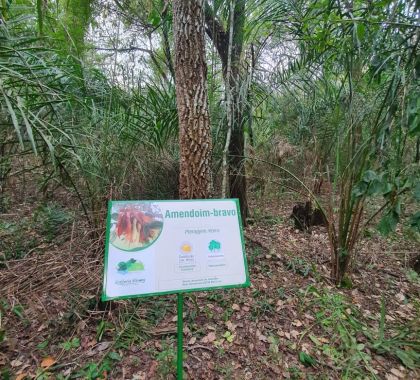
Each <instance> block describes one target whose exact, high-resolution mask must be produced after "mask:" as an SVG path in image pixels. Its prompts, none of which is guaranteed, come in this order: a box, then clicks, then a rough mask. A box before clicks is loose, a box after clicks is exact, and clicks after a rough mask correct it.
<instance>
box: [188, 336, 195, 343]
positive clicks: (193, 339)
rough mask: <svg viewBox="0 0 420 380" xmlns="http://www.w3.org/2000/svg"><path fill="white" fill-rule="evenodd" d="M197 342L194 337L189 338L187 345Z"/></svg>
mask: <svg viewBox="0 0 420 380" xmlns="http://www.w3.org/2000/svg"><path fill="white" fill-rule="evenodd" d="M196 341H197V338H196V337H195V336H193V337H191V338H190V340H189V341H188V344H194V343H195V342H196Z"/></svg>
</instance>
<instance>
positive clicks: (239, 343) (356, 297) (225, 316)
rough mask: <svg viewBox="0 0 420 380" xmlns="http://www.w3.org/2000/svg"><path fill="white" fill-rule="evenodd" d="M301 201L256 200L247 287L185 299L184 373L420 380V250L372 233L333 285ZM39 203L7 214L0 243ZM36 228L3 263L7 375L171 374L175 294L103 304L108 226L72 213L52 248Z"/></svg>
mask: <svg viewBox="0 0 420 380" xmlns="http://www.w3.org/2000/svg"><path fill="white" fill-rule="evenodd" d="M295 201H296V199H293V197H292V196H287V195H284V196H282V197H281V198H279V199H276V198H271V199H268V200H262V199H253V200H252V202H251V212H252V214H253V220H252V224H251V223H250V224H249V226H247V227H246V229H245V237H246V252H247V258H248V262H249V269H250V278H251V283H252V285H251V287H250V288H247V289H235V290H224V291H214V292H205V293H204V292H203V293H197V294H193V295H191V296H186V297H185V298H186V304H185V315H184V319H185V329H184V341H185V345H184V351H185V356H184V371H185V378H187V379H207V380H208V379H342V378H347V379H356V378H372V379H374V378H378V379H388V380H395V379H415V378H420V372H419V370H418V369H414V368H415V366H416V365H417V366H418V365H419V362H418V361H419V360H420V356H414V361H413V359H412V356H410V357H409V358H405V356H404V355H406V353H407V351H410V352H411V353H413V352H414V355H415V354H417V355H419V328H420V326H419V324H420V322H419V321H420V318H419V316H420V314H419V313H420V302H419V300H420V297H419V294H420V280H419V277H416V274H415V272H414V271H412V270H411V269H410V260H411V259H412V257H413V256H414V255H415V254H416V253H418V252H419V251H420V246H419V244H418V243H416V242H415V241H414V240H410V239H408V238H406V237H405V236H406V235H405V234H404V235H403V231H402V230H401V229H400V230H398V231H397V233H396V234H394V235H392V236H391V237H389V238H383V237H381V236H380V235H379V234H378V233H377V232H376V231H375V230H374V229H369V230H367V231H366V233H365V234H364V237H363V239H362V241H361V242H360V244H359V245H358V246H357V250H356V252H357V264H356V265H354V268H353V273H352V286H351V288H349V289H337V288H336V287H335V286H334V285H333V282H332V281H331V279H330V277H329V262H330V250H329V243H328V237H327V233H326V229H325V227H316V228H314V229H313V231H312V233H310V234H309V233H304V232H300V231H298V230H295V228H294V226H293V224H292V222H291V220H290V218H289V215H290V212H291V209H292V208H293V204H294V202H295ZM66 203H67V204H75V202H74V200H71V199H67V201H66ZM36 207H37V203H36V202H33V201H32V202H27V203H20V204H16V205H15V206H13V212H10V213H9V214H7V213H4V214H0V220H1V222H2V224H1V226H2V228H3V231H1V232H0V233H1V234H3V235H0V239H1V238H3V239H5V236H6V235H5V234H6V232H7V231H6V229H7V228H12V227H10V226H16V225H20V224H19V223H21V224H22V223H23V221H25V220H28V221H30V220H32V219H31V218H32V215H33V214H34V212H35V210H36ZM99 217H100V216H99ZM37 227H38V226H37V225H36V223H35V225H34V224H31V223H29V222H28V223H27V224H24V223H23V227H22V228H24V229H25V230H24V231H23V232H22V233H21V234H20V235H18V234H17V232H16V231H15V230H14V232H13V233H12V234H9V235H7V236H8V239H11V238H13V234H15V236H16V238H17V237H19V238H20V239H23V241H29V240H30V239H31V238H33V239H34V241H35V242H36V243H34V246H33V247H31V248H30V249H26V251H25V252H24V254H23V255H22V256H23V257H21V258H14V259H9V260H7V261H4V260H3V263H2V262H0V301H1V303H0V313H1V314H0V337H1V334H3V335H4V337H3V342H2V340H1V339H0V368H2V370H0V377H1V376H3V377H1V378H4V379H7V378H10V379H18V380H22V379H72V378H82V379H94V378H100V377H101V378H108V379H137V380H139V379H174V378H175V376H174V370H175V367H174V359H175V355H176V334H175V330H176V299H175V296H163V297H153V298H147V299H137V300H129V301H118V302H116V301H112V302H107V303H102V302H101V301H100V291H101V282H102V271H103V256H104V243H103V242H104V239H103V238H104V230H103V228H102V227H98V228H97V229H93V228H91V227H89V226H88V225H87V224H86V223H85V222H84V221H83V218H82V217H76V218H75V219H73V220H72V221H71V222H68V223H66V224H64V225H63V226H62V227H61V230H60V231H59V235H58V236H59V238H57V237H54V238H53V239H45V236H42V234H40V232H39V230H38V229H37ZM5 231H6V232H5ZM4 241H5V240H4ZM6 243H7V242H6ZM4 247H5V244H3V248H4ZM3 254H4V252H3ZM0 256H1V255H0ZM413 337H414V338H413ZM375 342H376V345H375ZM398 350H399V351H398ZM401 357H403V358H405V362H404V360H401ZM416 358H417V362H416ZM410 360H412V361H411V362H410ZM407 363H408V364H407ZM410 363H411V365H410ZM413 363H414V364H413ZM409 367H412V368H411V369H410V368H409Z"/></svg>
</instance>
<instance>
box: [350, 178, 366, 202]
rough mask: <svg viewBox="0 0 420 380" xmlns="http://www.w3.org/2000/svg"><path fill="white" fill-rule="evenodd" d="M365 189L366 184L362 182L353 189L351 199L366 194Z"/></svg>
mask: <svg viewBox="0 0 420 380" xmlns="http://www.w3.org/2000/svg"><path fill="white" fill-rule="evenodd" d="M367 188H368V184H367V183H366V182H363V181H362V182H359V183H358V184H357V185H356V186H354V187H353V190H352V192H351V193H352V195H353V197H355V198H358V197H361V196H362V195H364V194H365V193H366V190H367Z"/></svg>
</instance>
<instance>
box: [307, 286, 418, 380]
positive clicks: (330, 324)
mask: <svg viewBox="0 0 420 380" xmlns="http://www.w3.org/2000/svg"><path fill="white" fill-rule="evenodd" d="M304 294H305V297H310V298H311V299H312V300H311V305H312V308H313V309H314V311H315V316H316V320H317V322H318V323H319V324H320V326H321V327H322V328H323V330H324V331H325V334H326V336H328V340H329V341H330V342H335V344H334V345H332V344H331V343H321V341H320V340H319V339H318V338H316V337H315V336H313V335H310V336H309V337H310V339H311V340H312V341H313V342H314V344H315V345H316V346H317V348H318V349H320V350H321V351H322V352H323V354H324V355H326V356H327V357H329V359H331V360H332V361H333V362H334V363H335V365H336V366H337V367H338V368H341V370H342V371H343V375H344V378H349V379H350V378H355V377H359V376H361V377H363V376H364V375H365V371H366V372H367V373H369V372H370V373H371V374H372V375H374V373H373V371H372V366H371V364H370V362H371V360H372V358H371V354H370V351H372V350H373V351H375V352H378V353H380V354H382V355H390V356H394V357H396V358H398V359H399V360H400V361H401V362H402V364H404V365H405V366H406V367H408V368H415V367H417V366H418V363H420V362H419V355H420V342H419V340H418V326H417V325H416V321H415V320H413V321H411V322H409V323H405V324H401V325H394V326H392V327H388V326H387V325H386V322H385V321H386V309H385V303H384V301H383V300H382V304H381V313H380V316H379V325H378V328H373V327H371V326H369V325H368V324H367V323H366V321H364V320H363V318H362V315H361V314H360V312H359V311H358V310H357V309H356V308H355V307H354V306H352V305H351V303H350V302H348V301H347V300H346V298H345V297H344V296H343V295H341V294H331V293H328V292H326V291H324V290H319V289H316V288H315V287H312V286H310V287H309V288H307V289H306V291H305V293H304ZM361 335H362V336H363V338H360V336H361Z"/></svg>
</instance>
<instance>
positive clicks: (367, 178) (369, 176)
mask: <svg viewBox="0 0 420 380" xmlns="http://www.w3.org/2000/svg"><path fill="white" fill-rule="evenodd" d="M375 179H378V175H377V174H376V173H375V172H374V171H373V170H367V171H365V173H364V174H363V181H364V182H372V181H373V180H375Z"/></svg>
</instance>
